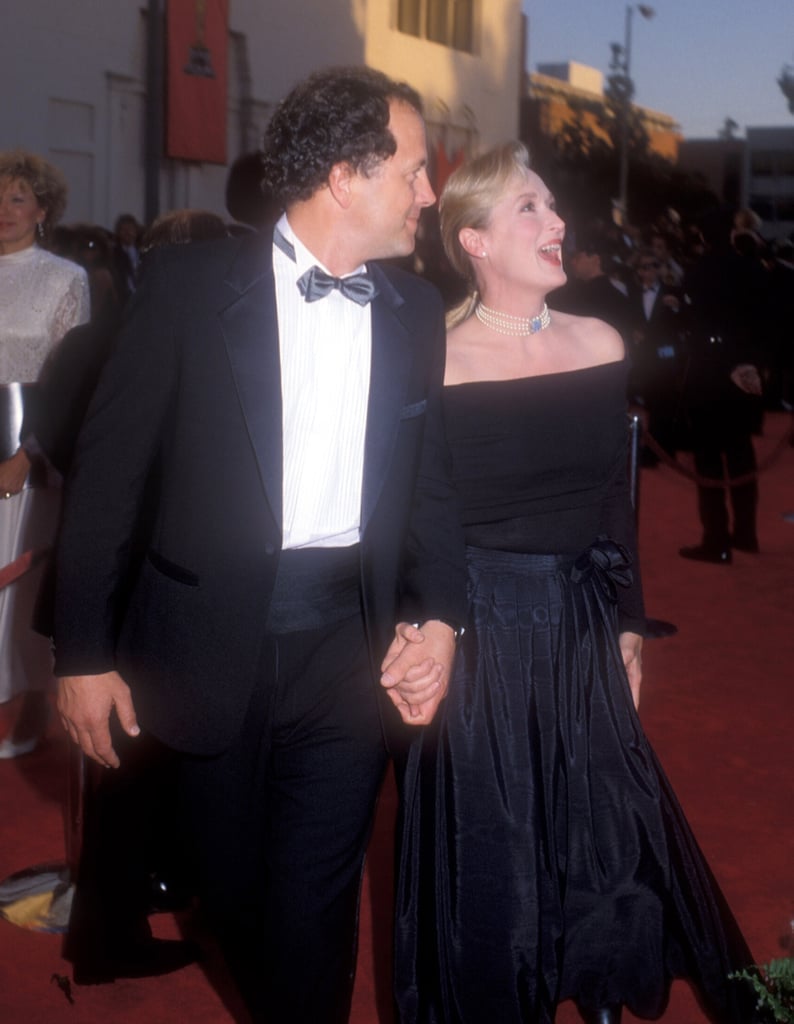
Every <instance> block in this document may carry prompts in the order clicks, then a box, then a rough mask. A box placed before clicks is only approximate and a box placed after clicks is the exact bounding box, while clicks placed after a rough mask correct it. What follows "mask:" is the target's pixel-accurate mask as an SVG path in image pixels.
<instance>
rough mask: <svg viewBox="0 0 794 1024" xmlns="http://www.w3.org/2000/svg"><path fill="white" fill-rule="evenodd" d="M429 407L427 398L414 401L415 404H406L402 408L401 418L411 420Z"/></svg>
mask: <svg viewBox="0 0 794 1024" xmlns="http://www.w3.org/2000/svg"><path fill="white" fill-rule="evenodd" d="M426 408H427V399H426V398H423V399H422V401H421V402H414V403H413V405H404V406H403V407H402V409H401V410H400V419H401V420H410V419H413V418H414V416H421V415H422V413H423V412H424V411H425V409H426Z"/></svg>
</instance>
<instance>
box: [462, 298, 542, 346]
mask: <svg viewBox="0 0 794 1024" xmlns="http://www.w3.org/2000/svg"><path fill="white" fill-rule="evenodd" d="M474 314H475V316H476V317H477V319H478V320H479V321H480V323H481V324H485V326H486V327H490V328H491V329H492V330H494V331H497V332H498V333H499V334H509V335H512V336H513V337H516V338H520V337H524V336H525V335H527V334H537V333H538V331H545V330H546V328H547V327H548V326H549V324H550V323H551V313H549V307H548V306H547V305H546V303H545V302H544V303H543V309H542V310H541V311H540V312H539V313H538V315H537V316H533V317H528V316H511V315H510V313H500V312H499V311H498V310H496V309H491V308H490V307H489V306H486V305H485V304H484V303H482V302H478V303H477V306H476V308H475V310H474Z"/></svg>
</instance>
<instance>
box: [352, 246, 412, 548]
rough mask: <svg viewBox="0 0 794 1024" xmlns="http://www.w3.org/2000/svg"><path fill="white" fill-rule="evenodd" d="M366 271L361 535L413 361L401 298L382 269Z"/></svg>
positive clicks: (385, 467) (389, 448) (383, 469)
mask: <svg viewBox="0 0 794 1024" xmlns="http://www.w3.org/2000/svg"><path fill="white" fill-rule="evenodd" d="M369 269H370V272H371V273H372V277H373V279H374V281H375V283H376V284H377V286H378V295H377V297H376V298H375V299H374V301H373V303H372V362H371V368H370V385H369V404H368V411H367V434H366V443H365V448H364V481H363V488H362V494H361V531H362V533H363V531H364V529H365V528H366V525H367V523H368V522H369V519H370V517H371V516H372V513H373V512H374V510H375V506H376V505H377V503H378V498H379V496H380V493H381V489H382V488H383V484H384V482H385V480H386V474H387V472H388V470H389V464H390V461H391V458H392V453H393V451H394V446H395V444H396V442H397V433H398V430H399V426H400V414H401V412H402V409H403V407H404V405H405V401H406V393H407V388H408V381H409V377H410V372H411V364H412V359H413V357H412V350H413V342H412V339H411V335H410V332H409V331H408V328H407V326H406V324H405V323H404V321H403V319H402V317H401V310H402V307H403V305H404V300H403V298H402V296H401V295H400V293H399V292H398V291H397V290H396V289H395V288H394V286H393V285H392V283H391V281H389V279H388V278H387V277H386V275H385V274H384V273H383V271H382V270H381V268H380V267H378V266H377V265H370V268H369Z"/></svg>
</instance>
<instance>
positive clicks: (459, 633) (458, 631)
mask: <svg viewBox="0 0 794 1024" xmlns="http://www.w3.org/2000/svg"><path fill="white" fill-rule="evenodd" d="M425 622H443V623H444V625H445V626H449V628H450V629H451V630H452V638H453V640H454V641H455V643H456V644H458V643H460V641H461V640H462V639H463V634H464V633H465V632H466V627H465V626H456V625H455V623H454V622H450V621H449V619H442V618H441V616H439V615H434V616H433V617H432V618H431V619H425ZM411 625H412V626H413V627H414V628H415V629H421V628H422V626H423V625H424V622H412V623H411Z"/></svg>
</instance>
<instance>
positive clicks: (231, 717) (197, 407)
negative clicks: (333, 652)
mask: <svg viewBox="0 0 794 1024" xmlns="http://www.w3.org/2000/svg"><path fill="white" fill-rule="evenodd" d="M370 271H371V273H372V276H373V278H374V280H375V283H376V284H377V287H378V295H377V296H376V298H375V299H374V301H373V303H372V305H371V313H372V359H371V378H370V392H369V408H368V418H367V426H366V441H365V459H364V475H363V491H362V501H361V544H360V552H361V562H360V564H361V585H362V593H363V599H364V616H365V622H366V627H367V632H368V638H369V643H370V651H371V656H372V663H373V685H377V683H376V676H375V673H376V671H377V666H378V665H379V663H380V660H381V658H382V657H383V654H384V653H385V650H386V647H387V646H388V643H389V641H390V639H391V636H392V635H393V629H394V625H395V622H396V621H398V620H399V618H404V617H406V618H416V619H423V618H443V619H448V620H450V621H453V622H462V621H463V617H464V614H465V583H464V578H465V577H464V568H463V540H462V528H461V526H460V519H459V515H458V511H457V504H456V500H455V493H454V489H453V487H452V485H451V482H450V476H449V460H448V452H447V448H446V442H445V439H444V433H443V424H442V416H441V408H440V399H441V387H442V383H443V364H444V320H443V308H442V304H441V300H440V297H439V295H438V293H437V292H436V291H435V289H433V288H432V287H431V286H430V285H428V284H427V283H426V282H424V281H422V280H421V279H419V278H417V277H415V276H414V275H411V274H407V273H405V272H403V271H400V270H397V269H395V268H392V267H387V266H385V265H379V264H372V265H370ZM320 301H322V300H320ZM282 476H283V474H282V404H281V378H280V356H279V341H278V322H277V313H276V300H275V290H274V280H273V272H272V245H271V242H270V237H269V236H264V235H263V236H256V235H251V236H246V237H244V238H242V239H231V240H223V241H221V242H210V243H198V244H193V245H191V246H187V247H178V248H174V249H172V250H170V251H165V252H163V253H160V254H158V258H157V259H156V261H155V265H154V266H152V267H151V268H150V269H149V270H148V271H147V273H146V275H145V280H144V284H143V285H142V286H141V288H140V289H138V291H137V292H136V294H135V296H134V298H133V300H132V302H131V305H130V308H129V310H128V313H127V315H126V318H125V323H124V325H123V326H122V329H121V332H120V335H119V338H118V341H117V344H116V345H115V347H114V351H113V354H112V356H111V357H110V359H109V361H108V363H107V364H106V366H105V369H104V371H103V374H102V376H101V378H100V382H99V385H98V388H97V391H96V392H95V395H94V397H93V400H92V403H91V407H90V409H89V412H88V416H87V418H86V421H85V423H84V425H83V428H82V430H81V433H80V437H79V439H78V444H77V450H76V452H75V456H74V462H73V467H72V472H71V475H70V478H69V481H68V484H67V488H66V499H65V505H64V516H63V522H62V530H61V537H60V541H59V546H58V556H57V595H56V610H55V652H56V673H57V674H58V675H76V674H90V673H97V672H103V671H106V670H109V669H111V668H115V669H116V670H117V671H119V672H120V673H121V675H122V677H123V678H124V679H125V680H126V681H127V682H128V684H129V685H130V686H131V688H132V694H133V700H134V702H135V705H136V710H137V712H138V717H139V720H140V722H141V724H142V726H144V727H146V728H148V729H149V730H150V731H151V732H153V733H154V735H156V736H157V737H159V738H160V739H161V740H163V741H164V742H166V743H168V744H169V745H171V746H173V747H176V748H177V749H182V750H186V751H191V752H195V753H213V752H217V751H220V750H222V749H223V748H224V747H225V746H226V745H228V743H229V742H230V741H231V739H232V738H233V737H234V735H235V733H236V731H237V730H238V729H239V727H240V725H241V723H242V719H243V715H244V713H245V711H246V708H247V705H248V702H249V699H250V696H251V692H252V688H253V686H254V685H255V682H256V681H257V669H258V660H259V654H260V648H261V644H262V639H263V634H264V625H265V622H266V620H267V616H268V607H269V601H270V597H271V594H272V590H273V585H274V581H275V576H276V571H277V567H278V562H279V557H280V553H281V517H282ZM144 509H146V510H147V511H146V514H145V519H146V523H147V525H146V530H145V538H146V540H145V544H144V548H143V554H142V557H141V558H140V559H139V564H136V559H134V558H133V557H132V551H133V549H134V548H135V546H136V545H135V538H136V536H140V532H141V525H140V523H141V516H142V510H144ZM395 715H396V712H395Z"/></svg>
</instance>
